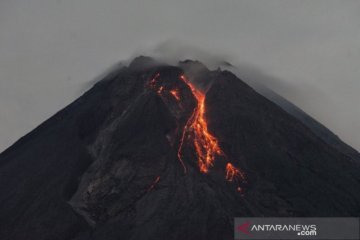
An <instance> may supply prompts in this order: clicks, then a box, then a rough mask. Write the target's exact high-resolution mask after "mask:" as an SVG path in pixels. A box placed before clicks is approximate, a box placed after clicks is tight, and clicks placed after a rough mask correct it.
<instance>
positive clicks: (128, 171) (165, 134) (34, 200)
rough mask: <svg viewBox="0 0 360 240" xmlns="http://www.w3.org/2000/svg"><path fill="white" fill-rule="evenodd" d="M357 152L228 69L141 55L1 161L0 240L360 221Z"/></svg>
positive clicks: (186, 235) (221, 235)
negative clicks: (267, 222) (293, 219)
mask: <svg viewBox="0 0 360 240" xmlns="http://www.w3.org/2000/svg"><path fill="white" fill-rule="evenodd" d="M324 131H325V130H324ZM339 141H340V140H339ZM357 154H358V153H357V152H356V151H354V152H353V155H352V154H347V153H346V152H345V151H343V149H341V148H338V147H334V145H333V144H329V142H327V141H324V139H322V138H320V137H319V134H318V133H314V129H312V128H310V127H309V126H307V125H306V124H304V123H303V122H302V121H300V120H299V119H298V118H296V117H294V116H292V115H291V114H289V113H288V112H287V111H284V110H283V109H282V108H281V107H279V106H278V105H276V104H275V103H273V102H271V101H270V100H268V99H267V98H265V97H263V96H262V95H260V94H259V93H257V92H256V91H255V90H253V89H252V88H251V87H249V86H248V85H247V84H245V83H244V82H243V81H241V80H240V79H238V78H237V77H236V76H235V75H234V74H232V73H231V72H229V71H221V70H220V69H219V70H216V71H209V70H208V69H207V68H206V67H205V66H204V65H202V64H201V63H199V62H196V61H191V60H187V61H184V62H181V63H179V65H178V66H168V65H166V64H161V63H158V62H156V61H155V60H153V59H151V58H148V57H138V58H136V59H135V60H134V61H133V62H132V63H131V64H130V65H129V66H128V67H121V68H118V69H115V70H113V71H112V72H110V73H109V74H108V75H106V76H105V77H104V78H103V79H102V80H101V81H99V82H98V83H97V84H95V85H94V87H93V88H92V89H90V90H89V91H88V92H86V93H85V94H84V95H83V96H81V97H80V98H79V99H78V100H76V101H75V102H73V103H72V104H70V105H69V106H68V107H66V108H65V109H63V110H61V111H60V112H58V113H57V114H55V115H54V116H53V117H52V118H50V119H49V120H47V121H45V122H44V123H43V124H41V125H40V126H39V127H37V128H36V129H35V130H33V131H32V132H30V133H29V134H28V135H26V136H24V137H23V138H21V139H20V140H19V141H18V142H16V143H15V144H14V145H13V146H11V147H10V148H8V149H7V150H6V151H4V152H3V153H2V154H1V155H0V190H1V195H0V239H4V240H7V239H9V240H10V239H11V240H16V239H27V240H31V239H36V240H42V239H44V240H45V239H52V240H53V239H54V240H56V239H59V240H65V239H66V240H70V239H74V240H75V239H77V240H80V239H94V240H95V239H99V240H100V239H101V240H108V239H109V240H110V239H179V240H180V239H196V240H199V239H233V218H234V217H241V216H359V214H360V192H359V189H360V171H359V170H360V163H359V159H358V155H357Z"/></svg>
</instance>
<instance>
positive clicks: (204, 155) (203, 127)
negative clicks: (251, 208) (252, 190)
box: [148, 73, 245, 192]
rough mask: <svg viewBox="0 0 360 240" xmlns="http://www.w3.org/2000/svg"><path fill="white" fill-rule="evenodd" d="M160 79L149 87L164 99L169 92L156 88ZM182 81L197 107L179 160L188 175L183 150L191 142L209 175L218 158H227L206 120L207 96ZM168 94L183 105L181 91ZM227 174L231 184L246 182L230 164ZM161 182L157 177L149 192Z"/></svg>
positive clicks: (187, 128) (179, 152) (188, 121)
mask: <svg viewBox="0 0 360 240" xmlns="http://www.w3.org/2000/svg"><path fill="white" fill-rule="evenodd" d="M159 77H160V74H159V73H157V74H156V75H155V76H154V77H153V78H152V79H151V80H150V83H149V85H150V87H151V88H152V89H154V90H155V91H156V92H157V94H159V95H160V96H162V97H164V95H163V92H165V91H168V90H167V89H165V88H164V86H156V81H157V79H158V78H159ZM180 79H181V80H182V81H183V82H184V83H185V84H186V85H187V86H188V87H189V88H190V90H191V92H192V94H193V96H194V97H195V99H196V101H197V106H196V108H195V109H194V110H193V112H192V114H191V116H190V117H189V119H188V120H187V122H186V124H185V126H184V129H183V131H182V133H181V134H182V135H181V138H180V143H179V149H178V153H177V155H178V159H179V161H180V163H181V165H182V166H183V168H184V172H185V173H187V168H186V165H185V163H184V161H183V159H182V149H183V145H184V142H185V141H191V143H192V144H193V146H194V149H195V152H196V156H197V163H198V166H199V170H200V172H202V173H208V172H209V170H210V168H211V167H213V166H214V161H215V158H216V157H220V156H221V157H224V158H226V156H225V154H224V153H223V151H222V150H221V148H220V146H219V142H218V140H217V138H216V137H215V136H214V135H212V134H211V133H210V132H209V130H208V125H207V121H206V118H205V94H204V93H203V92H202V91H200V90H198V89H196V87H195V86H194V85H193V84H192V83H191V82H190V81H189V80H188V79H187V78H186V77H185V76H184V75H181V76H180ZM168 93H170V94H171V95H172V96H173V97H174V98H175V99H176V100H177V101H178V102H179V103H180V105H181V102H180V100H181V98H180V96H181V95H180V92H179V89H172V90H170V91H169V92H168ZM225 173H226V175H225V179H226V180H227V181H229V182H236V183H237V184H239V183H240V181H242V180H245V174H244V173H243V172H242V171H241V170H240V169H238V168H236V167H235V166H233V165H232V164H231V163H230V162H229V163H227V164H226V168H225ZM159 180H160V177H157V178H156V179H155V181H154V182H153V184H152V185H151V186H150V187H149V189H148V191H151V190H152V189H153V188H154V187H155V185H156V184H157V183H158V182H159ZM236 190H237V191H238V192H241V191H242V188H241V187H240V186H237V188H236Z"/></svg>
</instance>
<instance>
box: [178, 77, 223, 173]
mask: <svg viewBox="0 0 360 240" xmlns="http://www.w3.org/2000/svg"><path fill="white" fill-rule="evenodd" d="M180 79H181V80H182V81H184V82H185V83H186V84H187V85H188V86H189V88H190V89H191V91H192V93H193V95H194V97H195V98H196V100H197V107H196V109H195V110H194V112H193V114H192V115H191V117H190V118H189V121H188V122H187V123H186V125H185V128H184V131H183V136H182V139H181V142H180V147H179V151H178V157H179V158H180V159H181V150H182V145H183V141H184V138H185V135H186V134H189V133H192V134H193V135H194V147H195V150H196V154H197V157H198V165H199V169H200V171H201V172H203V173H207V172H208V171H209V168H210V167H212V166H213V164H214V161H215V157H216V156H217V155H223V153H222V151H221V148H220V147H219V144H218V141H217V139H216V138H215V137H214V136H213V135H212V134H211V133H210V132H209V130H208V126H207V122H206V119H205V94H204V93H202V92H200V91H199V90H197V89H196V88H195V87H194V86H193V85H192V83H191V82H190V81H189V80H187V79H186V77H185V76H184V75H181V76H180Z"/></svg>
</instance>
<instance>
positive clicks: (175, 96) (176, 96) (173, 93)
mask: <svg viewBox="0 0 360 240" xmlns="http://www.w3.org/2000/svg"><path fill="white" fill-rule="evenodd" d="M170 93H171V95H173V96H174V98H175V99H176V100H177V101H180V94H179V91H178V90H177V89H174V90H171V91H170Z"/></svg>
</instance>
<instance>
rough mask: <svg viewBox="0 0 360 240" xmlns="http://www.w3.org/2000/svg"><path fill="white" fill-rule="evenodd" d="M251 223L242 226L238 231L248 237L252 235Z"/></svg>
mask: <svg viewBox="0 0 360 240" xmlns="http://www.w3.org/2000/svg"><path fill="white" fill-rule="evenodd" d="M250 225H251V223H250V222H246V223H244V224H241V225H239V226H238V227H237V229H238V231H240V232H243V233H245V234H247V235H250V232H249V227H250Z"/></svg>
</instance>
